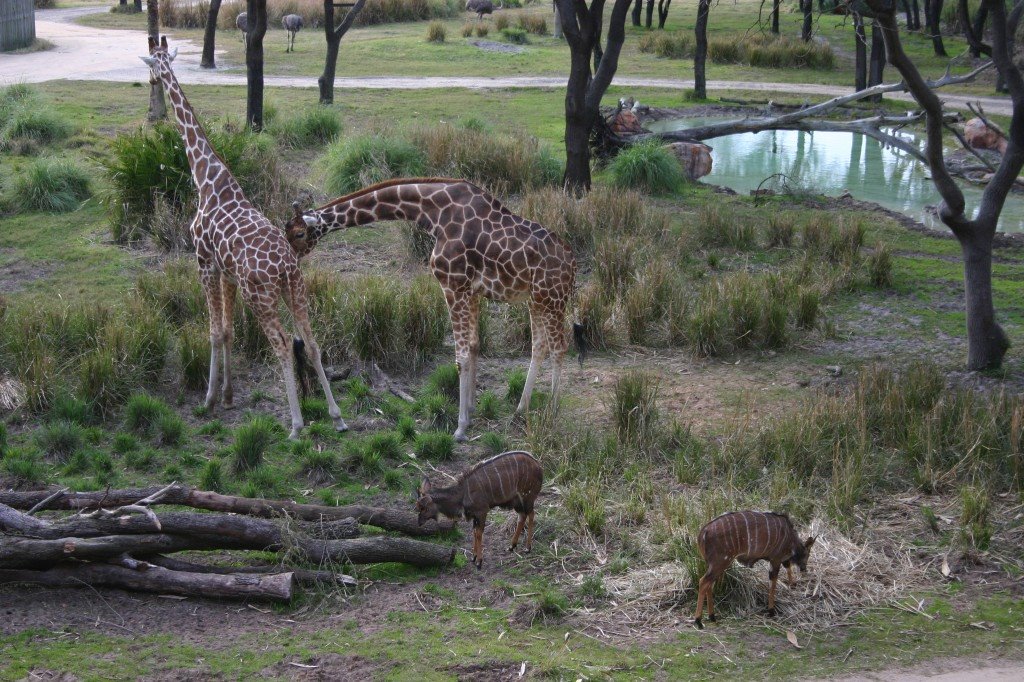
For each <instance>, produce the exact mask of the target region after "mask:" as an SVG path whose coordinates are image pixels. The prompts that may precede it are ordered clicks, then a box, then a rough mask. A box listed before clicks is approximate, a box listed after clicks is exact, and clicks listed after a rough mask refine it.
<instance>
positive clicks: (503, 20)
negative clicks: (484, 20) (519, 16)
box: [494, 14, 512, 31]
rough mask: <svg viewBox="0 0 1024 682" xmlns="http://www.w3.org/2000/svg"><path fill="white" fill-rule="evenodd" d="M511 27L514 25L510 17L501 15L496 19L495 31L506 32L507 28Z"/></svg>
mask: <svg viewBox="0 0 1024 682" xmlns="http://www.w3.org/2000/svg"><path fill="white" fill-rule="evenodd" d="M511 25H512V20H511V19H509V18H508V16H507V15H505V14H499V15H498V16H496V17H494V30H495V31H503V30H505V29H506V28H508V27H509V26H511Z"/></svg>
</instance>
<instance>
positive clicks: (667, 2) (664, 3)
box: [658, 0, 672, 28]
mask: <svg viewBox="0 0 1024 682" xmlns="http://www.w3.org/2000/svg"><path fill="white" fill-rule="evenodd" d="M671 5H672V0H658V28H665V22H666V21H668V8H669V7H670V6H671Z"/></svg>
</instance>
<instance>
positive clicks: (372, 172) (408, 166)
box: [322, 133, 426, 194]
mask: <svg viewBox="0 0 1024 682" xmlns="http://www.w3.org/2000/svg"><path fill="white" fill-rule="evenodd" d="M322 163H323V168H324V173H325V175H326V179H325V182H324V190H325V191H326V192H327V193H328V194H347V193H349V192H354V191H355V190H357V189H359V188H361V187H365V186H367V185H372V184H374V183H376V182H381V181H382V180H390V179H391V178H399V177H417V176H422V175H424V174H425V173H426V164H425V160H424V155H423V153H422V152H421V151H420V150H419V149H417V148H416V147H414V146H413V145H412V144H410V143H409V142H408V141H406V140H404V139H402V138H399V137H395V136H393V135H384V134H380V133H378V134H374V135H361V136H359V137H353V138H350V139H348V140H346V141H344V142H336V143H335V144H333V145H331V146H330V147H329V148H328V150H327V153H326V154H325V155H324V160H323V162H322Z"/></svg>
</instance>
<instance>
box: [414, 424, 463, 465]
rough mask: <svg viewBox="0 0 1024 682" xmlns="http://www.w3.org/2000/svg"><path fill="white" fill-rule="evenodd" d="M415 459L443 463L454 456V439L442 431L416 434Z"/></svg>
mask: <svg viewBox="0 0 1024 682" xmlns="http://www.w3.org/2000/svg"><path fill="white" fill-rule="evenodd" d="M414 450H415V452H416V456H417V457H421V458H423V459H427V460H431V461H434V462H443V461H447V460H449V459H451V458H452V457H453V456H454V455H455V439H454V438H452V436H451V434H449V433H445V432H443V431H425V432H424V433H420V434H417V436H416V440H415V443H414Z"/></svg>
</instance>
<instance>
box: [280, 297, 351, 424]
mask: <svg viewBox="0 0 1024 682" xmlns="http://www.w3.org/2000/svg"><path fill="white" fill-rule="evenodd" d="M302 300H303V301H304V300H305V297H303V299H302ZM292 314H293V315H294V316H295V324H296V326H297V327H298V328H299V336H301V337H302V341H303V343H305V344H306V352H307V353H308V354H309V357H310V359H311V360H312V361H313V368H314V369H316V376H317V378H318V379H319V380H320V386H321V388H323V389H324V397H326V398H327V413H328V414H330V415H331V419H332V420H333V421H334V430H335V431H338V432H343V431H348V424H346V423H345V420H344V419H342V418H341V409H340V408H339V407H338V403H336V402H335V401H334V393H333V392H332V391H331V382H330V381H329V380H328V379H327V373H326V372H324V365H323V360H322V358H321V357H320V346H319V345H317V342H316V339H314V338H313V329H312V328H311V327H310V326H309V314H308V309H307V308H306V306H305V303H301V302H299V301H298V300H297V299H296V301H295V307H294V309H293V310H292Z"/></svg>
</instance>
